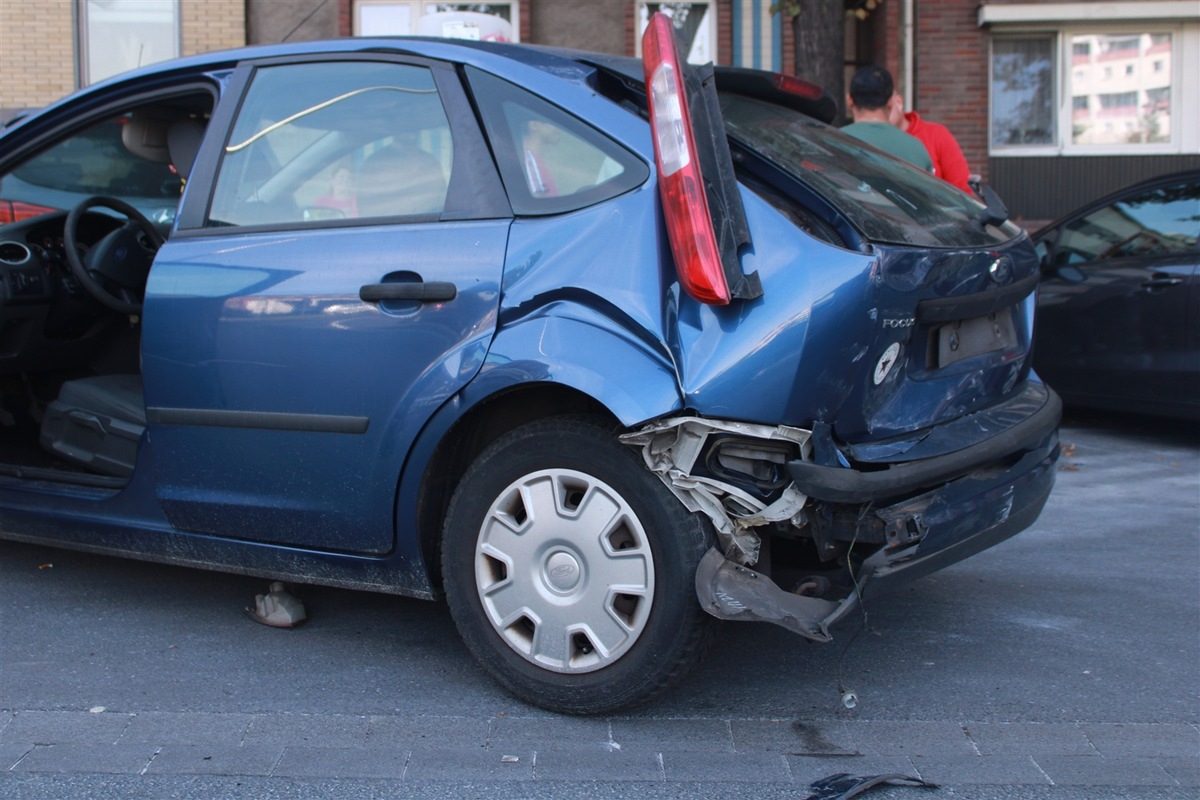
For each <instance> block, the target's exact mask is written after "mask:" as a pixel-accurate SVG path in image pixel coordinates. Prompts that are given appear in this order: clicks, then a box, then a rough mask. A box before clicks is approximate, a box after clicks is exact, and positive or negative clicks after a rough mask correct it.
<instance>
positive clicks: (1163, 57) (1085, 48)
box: [1071, 33, 1171, 144]
mask: <svg viewBox="0 0 1200 800" xmlns="http://www.w3.org/2000/svg"><path fill="white" fill-rule="evenodd" d="M1071 52H1072V53H1073V56H1072V60H1073V63H1072V65H1071V98H1072V101H1073V102H1072V108H1073V112H1072V117H1071V142H1072V143H1073V144H1156V143H1162V142H1169V141H1170V140H1171V35H1170V34H1169V33H1164V34H1149V33H1144V34H1136V35H1130V34H1120V35H1086V36H1074V37H1072V38H1071Z"/></svg>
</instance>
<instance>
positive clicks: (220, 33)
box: [181, 0, 246, 56]
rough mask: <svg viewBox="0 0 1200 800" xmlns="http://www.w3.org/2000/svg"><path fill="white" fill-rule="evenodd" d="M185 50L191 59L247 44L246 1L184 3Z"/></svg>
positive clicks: (189, 1)
mask: <svg viewBox="0 0 1200 800" xmlns="http://www.w3.org/2000/svg"><path fill="white" fill-rule="evenodd" d="M182 16H183V19H182V27H183V50H182V53H181V55H185V56H190V55H195V54H197V53H208V52H211V51H213V50H226V49H228V48H230V47H241V46H242V45H244V44H245V43H246V3H245V0H183V11H182Z"/></svg>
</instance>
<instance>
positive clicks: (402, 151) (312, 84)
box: [208, 62, 454, 226]
mask: <svg viewBox="0 0 1200 800" xmlns="http://www.w3.org/2000/svg"><path fill="white" fill-rule="evenodd" d="M453 163H454V153H453V141H452V139H451V135H450V124H449V121H448V120H447V119H446V113H445V111H444V110H443V108H442V104H441V100H440V98H439V96H438V93H437V90H436V88H435V86H434V81H433V76H432V75H431V74H430V72H429V70H427V69H425V68H423V67H412V66H401V65H396V64H382V63H374V62H364V63H350V62H339V63H324V64H301V65H293V66H285V67H270V68H266V69H261V70H259V71H258V73H257V74H256V75H255V77H254V82H253V84H252V85H251V87H250V91H249V93H248V95H247V97H246V100H245V102H244V103H243V104H242V109H241V111H240V112H239V115H238V120H237V122H236V123H235V125H234V129H233V134H232V135H231V137H230V140H229V144H228V145H227V146H226V148H225V157H224V159H223V160H222V163H221V169H220V172H219V174H218V176H217V188H216V192H215V194H214V198H213V204H212V213H211V216H210V219H209V222H208V224H209V225H210V226H213V225H274V224H294V223H320V222H326V221H330V220H346V219H355V218H366V217H400V216H422V217H428V216H429V215H435V214H438V213H440V212H441V211H442V209H443V208H444V205H445V199H446V189H447V185H448V177H449V175H450V170H451V166H452V164H453Z"/></svg>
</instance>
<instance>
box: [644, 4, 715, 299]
mask: <svg viewBox="0 0 1200 800" xmlns="http://www.w3.org/2000/svg"><path fill="white" fill-rule="evenodd" d="M642 67H643V69H644V70H645V73H646V95H647V102H648V103H649V106H650V128H651V131H652V132H653V136H654V161H655V164H656V165H657V167H658V189H659V196H660V197H661V198H662V204H663V214H664V215H665V216H666V220H667V237H668V238H669V239H670V241H671V252H672V254H673V255H674V256H675V268H676V270H677V271H678V273H679V282H680V284H682V285H683V288H684V290H685V291H687V293H688V294H690V295H691V296H692V297H694V298H696V299H697V300H699V301H700V302H702V303H708V304H710V305H727V304H728V303H729V301H730V292H729V285H728V283H727V282H726V280H725V272H724V269H723V267H722V265H721V254H720V250H719V249H718V247H717V237H716V233H715V232H714V231H713V225H712V217H711V215H710V214H709V209H708V198H707V195H706V194H705V191H704V179H703V177H702V176H701V174H700V163H699V161H698V160H697V158H696V139H695V136H694V135H693V133H692V120H691V116H690V114H689V112H688V104H687V96H686V92H685V91H684V88H683V85H684V82H683V74H682V62H681V61H680V58H679V51H678V49H677V47H676V44H675V29H674V27H673V26H672V24H671V18H670V17H668V16H667V15H665V14H663V13H661V12H658V13H656V14H654V16H652V17H651V18H650V24H649V25H648V26H647V27H646V32H645V34H644V35H643V36H642Z"/></svg>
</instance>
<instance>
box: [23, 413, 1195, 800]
mask: <svg viewBox="0 0 1200 800" xmlns="http://www.w3.org/2000/svg"><path fill="white" fill-rule="evenodd" d="M1062 439H1063V446H1064V458H1063V460H1062V464H1061V468H1060V471H1059V474H1058V485H1057V487H1056V489H1055V493H1054V494H1053V495H1052V497H1051V500H1050V503H1049V505H1048V506H1047V508H1046V510H1045V511H1044V513H1043V515H1042V517H1041V519H1040V520H1039V521H1038V522H1037V523H1036V525H1035V526H1034V527H1033V528H1031V529H1030V530H1028V531H1026V532H1024V533H1022V534H1020V535H1019V536H1017V537H1016V538H1015V539H1012V540H1010V541H1008V542H1005V543H1004V544H1002V545H1000V546H998V547H996V548H994V549H992V550H990V551H988V552H985V553H983V554H981V555H979V556H976V557H975V558H973V559H971V560H969V561H967V562H965V563H962V564H959V565H955V566H954V567H951V568H950V569H947V570H945V571H943V572H941V573H938V574H936V575H934V576H930V577H928V578H925V579H923V580H921V581H918V582H916V583H913V584H911V585H910V586H908V587H906V588H904V589H903V590H901V591H899V592H897V593H895V594H892V595H890V596H886V597H880V598H877V599H876V600H875V601H874V602H873V603H872V604H870V605H868V607H867V612H868V619H869V627H868V629H867V630H865V631H863V632H861V633H859V634H858V635H855V632H856V630H857V629H858V628H859V623H860V619H855V620H851V621H849V622H847V623H845V624H843V625H842V627H841V628H840V629H838V630H836V631H835V633H836V634H837V635H838V641H836V642H835V643H834V644H833V645H811V644H808V643H806V642H804V641H802V640H801V639H799V638H798V637H795V636H793V635H791V634H789V633H787V632H786V631H783V630H781V629H776V628H774V627H770V626H766V625H748V624H743V625H735V624H728V625H726V626H725V628H724V629H723V633H722V636H721V639H720V640H719V642H718V644H717V646H716V648H715V649H714V650H713V652H711V653H710V654H709V656H708V657H707V658H706V659H705V660H704V662H703V663H702V664H700V665H699V667H698V668H697V670H696V671H695V673H694V674H693V675H692V677H691V679H690V680H689V681H688V682H687V683H686V684H685V685H683V686H682V687H680V688H679V689H677V690H676V691H674V692H673V693H672V694H670V695H669V696H667V697H665V698H664V699H662V700H661V701H660V702H658V703H656V704H654V705H652V706H650V707H647V708H644V709H641V710H638V711H636V712H631V713H629V714H626V715H621V716H613V717H605V718H590V719H581V718H573V717H570V718H569V717H559V716H556V715H553V714H550V713H548V712H545V711H542V710H539V709H536V708H532V707H529V706H526V705H524V704H522V703H520V702H518V701H516V700H514V699H512V698H511V697H510V696H508V695H507V694H505V693H504V692H503V691H502V690H500V689H499V688H497V687H496V686H495V685H494V684H492V683H491V682H490V680H489V679H488V678H487V677H486V676H485V675H484V674H483V672H482V671H481V670H479V669H478V668H477V667H476V665H475V664H474V663H473V662H472V661H471V660H470V658H469V656H468V655H467V654H466V653H465V651H464V649H463V648H462V647H461V645H460V644H459V642H458V638H457V635H456V632H455V630H454V626H453V624H452V623H451V621H450V618H449V615H448V613H447V611H446V609H445V607H444V606H443V605H441V604H436V603H428V602H422V601H415V600H407V599H403V598H396V597H387V596H379V595H371V594H364V593H357V592H350V591H342V590H335V589H326V588H320V587H299V588H298V590H297V593H298V594H299V595H300V596H301V597H302V599H303V600H304V601H305V603H306V606H307V609H308V612H309V614H310V620H309V622H308V623H306V624H305V625H304V626H302V627H300V628H297V629H294V630H278V629H271V628H266V627H263V626H260V625H257V624H255V623H253V622H251V621H250V620H249V619H248V618H247V617H246V616H245V614H244V608H245V607H246V606H247V605H250V604H252V603H253V598H254V595H255V594H256V593H261V592H263V591H265V589H266V585H265V582H263V581H260V580H256V579H251V578H243V577H238V576H229V575H222V574H217V573H209V572H202V571H196V570H188V569H181V568H175V567H167V566H160V565H152V564H141V563H136V562H129V561H121V560H116V559H110V558H103V557H97V556H91V555H85V554H79V553H72V552H67V551H57V550H51V549H47V548H39V547H32V546H26V545H17V544H11V543H4V542H0V797H2V798H8V797H31V798H33V797H37V798H41V797H46V798H50V797H54V798H58V797H83V796H88V797H113V796H121V797H147V798H160V797H181V798H183V797H188V798H190V797H195V798H205V799H206V800H207V799H208V798H214V797H256V798H257V797H262V798H267V797H289V798H294V797H330V798H335V797H336V798H339V800H350V799H352V798H360V797H361V798H374V797H380V798H382V797H389V798H391V797H447V798H450V797H488V798H509V797H511V798H542V797H546V798H560V797H584V796H586V797H590V798H605V797H638V798H643V797H644V798H659V797H661V798H683V797H747V796H750V797H754V798H756V800H757V798H776V797H778V798H785V797H786V798H805V797H807V796H808V794H809V793H810V790H809V789H808V785H809V783H810V782H811V781H813V780H816V779H818V778H821V777H824V776H826V775H829V774H831V773H837V772H848V773H851V774H854V775H871V774H878V773H903V774H906V775H912V776H920V777H923V778H925V779H927V780H929V781H932V782H936V783H939V784H941V788H940V789H937V790H924V789H917V788H908V787H894V788H887V789H881V790H873V791H870V792H867V793H865V794H864V795H862V796H863V797H870V798H885V799H886V798H897V799H899V798H907V797H922V796H926V797H931V798H934V797H946V798H978V799H982V798H1049V799H1052V800H1067V799H1068V798H1070V799H1078V800H1083V799H1084V798H1088V799H1089V800H1092V799H1103V798H1195V797H1196V796H1197V795H1198V794H1200V670H1198V669H1197V665H1198V664H1200V435H1198V434H1197V432H1196V429H1195V427H1194V426H1192V427H1191V428H1185V427H1184V426H1181V425H1177V424H1163V423H1154V422H1152V421H1148V420H1142V419H1136V418H1119V417H1107V416H1106V417H1099V416H1091V417H1088V416H1083V417H1080V416H1075V417H1071V418H1069V419H1068V425H1067V427H1065V428H1064V430H1063V435H1062ZM840 684H845V685H846V686H847V687H850V688H853V690H854V691H855V692H857V694H858V696H859V699H860V702H859V705H858V707H856V708H855V709H853V710H848V709H846V708H844V707H843V706H842V705H841V703H840V700H839V695H840V693H839V691H838V688H839V685H840Z"/></svg>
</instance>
